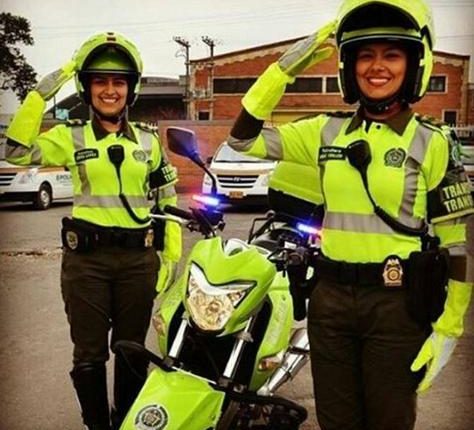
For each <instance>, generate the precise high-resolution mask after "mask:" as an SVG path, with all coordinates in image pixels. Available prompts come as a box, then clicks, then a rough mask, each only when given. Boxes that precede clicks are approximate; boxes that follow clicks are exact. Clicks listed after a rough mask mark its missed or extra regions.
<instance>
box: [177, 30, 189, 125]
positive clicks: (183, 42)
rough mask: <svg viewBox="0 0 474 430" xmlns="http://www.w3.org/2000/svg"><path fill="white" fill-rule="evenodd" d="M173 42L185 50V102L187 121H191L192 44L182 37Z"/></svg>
mask: <svg viewBox="0 0 474 430" xmlns="http://www.w3.org/2000/svg"><path fill="white" fill-rule="evenodd" d="M173 40H174V41H175V42H176V43H177V44H178V45H180V46H181V47H182V50H184V58H185V63H184V64H185V65H186V77H185V79H186V80H185V87H184V102H185V103H186V119H190V116H191V115H190V108H191V94H190V91H189V47H190V46H191V44H190V43H189V42H188V41H187V40H186V39H184V38H183V37H180V36H174V37H173Z"/></svg>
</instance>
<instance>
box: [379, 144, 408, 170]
mask: <svg viewBox="0 0 474 430" xmlns="http://www.w3.org/2000/svg"><path fill="white" fill-rule="evenodd" d="M405 158H406V152H405V150H404V149H402V148H392V149H390V150H389V151H387V152H386V153H385V156H384V160H385V165H386V166H390V167H402V165H403V162H404V161H405Z"/></svg>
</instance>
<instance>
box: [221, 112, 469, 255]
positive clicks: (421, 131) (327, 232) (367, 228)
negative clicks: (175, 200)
mask: <svg viewBox="0 0 474 430" xmlns="http://www.w3.org/2000/svg"><path fill="white" fill-rule="evenodd" d="M360 139H363V140H366V141H367V142H368V143H369V146H370V151H371V156H372V161H371V163H370V165H369V167H368V186H369V189H370V193H371V195H372V196H373V198H374V200H375V202H376V204H377V205H378V206H380V207H381V208H383V209H384V210H385V211H386V212H387V213H388V214H389V215H391V216H392V217H394V218H396V219H397V220H398V221H399V222H401V223H403V224H405V225H407V226H409V227H413V228H417V227H420V226H421V225H422V222H423V220H428V221H429V222H431V223H432V224H433V228H434V231H435V234H436V235H437V236H438V237H439V238H440V239H441V243H442V245H443V246H447V247H451V248H455V247H456V246H458V245H459V246H460V247H461V246H463V245H464V243H465V233H466V226H465V221H464V219H465V216H466V215H469V214H473V213H474V208H473V201H472V197H471V195H470V193H469V187H468V180H467V177H466V175H465V172H464V169H463V167H462V164H461V162H460V160H459V159H457V158H456V157H455V153H456V151H453V150H452V147H451V143H450V141H449V140H448V139H447V137H446V135H445V133H444V132H443V130H442V128H441V127H439V126H436V125H433V124H431V123H429V122H426V121H425V120H423V119H421V118H420V117H418V116H416V115H414V114H413V113H412V112H411V110H405V111H403V112H401V113H400V114H398V115H396V116H395V117H393V118H391V119H390V120H389V121H386V122H384V123H382V122H377V121H371V122H367V121H366V120H364V119H363V118H362V117H361V116H360V115H359V114H355V115H353V116H352V115H351V116H350V117H348V116H340V115H330V114H322V115H319V116H317V117H315V118H310V119H307V120H301V121H298V122H294V123H289V124H284V125H282V126H279V127H276V128H274V127H269V128H265V127H264V128H263V129H262V131H261V133H260V134H259V135H258V136H257V137H256V138H255V139H246V140H238V139H236V138H233V137H229V139H228V143H229V145H230V146H231V147H233V148H234V149H236V150H238V151H241V152H244V153H246V154H248V155H252V156H257V157H260V158H271V159H276V160H285V161H290V162H294V163H299V164H304V165H308V166H318V167H319V169H320V170H321V175H320V178H321V179H320V181H321V182H320V187H321V189H322V193H323V196H324V204H325V216H324V223H323V230H322V238H321V246H322V251H323V253H324V254H325V255H326V256H327V257H329V258H331V259H333V260H338V261H346V262H361V263H364V262H383V261H384V260H385V259H386V258H387V257H388V256H390V255H398V256H399V257H401V258H408V256H409V254H410V253H411V252H412V251H415V250H420V248H421V241H420V239H419V238H418V237H414V236H407V235H404V234H401V233H398V232H395V231H394V230H393V229H392V228H391V227H389V226H388V225H387V224H385V223H384V222H383V221H382V220H381V219H380V218H379V217H378V216H377V215H376V214H375V213H374V208H373V205H372V203H371V202H370V200H369V197H368V195H367V192H366V190H365V188H364V185H363V182H362V178H361V175H360V174H359V172H358V171H357V169H355V168H354V167H353V166H351V165H350V163H349V161H348V160H347V158H346V153H345V148H347V146H348V145H349V144H350V143H352V142H354V141H356V140H360Z"/></svg>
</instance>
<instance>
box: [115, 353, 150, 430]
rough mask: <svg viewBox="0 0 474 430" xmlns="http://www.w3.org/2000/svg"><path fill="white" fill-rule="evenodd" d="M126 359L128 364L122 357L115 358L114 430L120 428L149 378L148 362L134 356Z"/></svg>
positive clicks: (131, 355) (128, 356)
mask: <svg viewBox="0 0 474 430" xmlns="http://www.w3.org/2000/svg"><path fill="white" fill-rule="evenodd" d="M126 359H127V362H126V361H125V359H124V358H123V357H122V356H120V355H116V356H115V368H114V407H113V408H112V415H111V418H112V429H113V430H118V429H119V428H120V425H121V424H122V422H123V420H124V419H125V416H126V415H127V412H128V410H129V409H130V407H131V406H132V404H133V402H134V401H135V399H136V397H137V395H138V393H139V392H140V390H141V389H142V387H143V384H144V383H145V381H146V377H147V370H148V360H146V359H144V358H143V357H141V356H138V355H133V354H130V355H127V358H126Z"/></svg>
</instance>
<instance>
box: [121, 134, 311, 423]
mask: <svg viewBox="0 0 474 430" xmlns="http://www.w3.org/2000/svg"><path fill="white" fill-rule="evenodd" d="M167 137H168V143H169V146H170V149H171V150H172V151H173V152H175V153H178V154H181V155H185V156H187V157H189V158H190V159H191V160H193V161H194V162H196V164H198V165H199V166H201V167H202V168H203V169H206V166H205V165H204V163H203V162H202V161H201V159H200V157H199V154H198V153H197V149H196V148H197V146H196V142H195V137H194V134H193V133H192V132H191V131H189V130H185V129H180V128H175V127H170V128H169V129H168V130H167ZM210 177H211V178H212V175H210ZM214 180H215V179H214ZM197 201H198V203H197V205H196V206H193V207H191V208H189V210H182V209H179V208H174V207H166V208H165V213H164V214H161V215H154V217H155V218H158V219H166V220H172V221H175V222H179V223H181V224H184V225H185V226H186V227H187V228H188V229H189V230H191V231H197V232H199V233H201V234H202V235H203V239H201V240H199V241H197V242H196V243H195V245H194V246H193V248H192V250H191V252H190V254H189V256H188V258H187V261H186V265H185V268H184V271H183V273H182V274H181V276H180V277H179V278H178V279H177V281H176V282H175V283H174V284H173V285H171V286H170V287H169V288H168V289H167V290H166V291H165V292H164V293H162V294H161V296H160V298H159V305H158V309H157V312H156V314H155V315H154V317H153V325H154V327H155V329H156V331H157V335H158V347H159V351H160V355H161V356H158V355H155V354H154V353H152V352H150V351H148V350H147V349H145V348H144V347H143V346H141V345H138V344H135V343H133V342H128V341H121V342H117V343H116V344H115V345H114V351H115V353H116V354H117V355H118V356H119V357H121V358H122V359H124V360H125V361H128V362H133V356H134V355H135V356H140V357H141V358H144V359H147V360H149V361H150V362H151V363H153V364H154V365H155V366H156V367H154V368H153V370H151V372H150V373H149V375H148V377H147V380H146V382H145V384H144V386H143V388H142V390H141V392H140V393H139V395H138V397H137V399H136V400H135V402H134V404H133V405H132V407H131V409H130V410H129V412H128V414H127V416H126V418H125V420H124V422H123V423H122V426H121V427H120V429H121V430H132V429H134V430H211V429H216V430H227V429H229V430H230V429H232V430H239V429H242V430H244V429H249V430H250V429H252V430H265V429H273V430H296V429H298V428H299V426H300V425H301V423H303V421H304V420H305V419H306V417H307V412H306V410H305V409H304V408H303V407H301V406H300V405H298V404H296V403H295V402H293V401H291V400H288V399H285V398H282V397H279V396H277V395H275V392H276V390H277V389H278V388H279V387H280V386H281V385H282V384H283V383H285V382H286V381H288V380H289V379H291V378H293V377H294V375H295V374H296V373H297V372H298V371H299V370H300V369H301V368H302V367H303V366H304V365H305V363H306V362H307V361H308V359H309V345H308V338H307V334H306V329H303V328H300V329H297V330H296V331H293V330H292V327H293V320H294V307H293V301H294V300H292V295H291V294H290V284H293V287H295V284H298V285H297V287H298V289H300V290H301V289H302V287H303V286H304V285H306V284H310V283H312V280H311V282H310V281H308V280H307V275H308V266H309V265H310V264H311V259H312V258H313V257H314V255H315V254H316V253H317V249H318V247H317V241H316V240H315V238H317V231H312V230H308V226H304V225H298V220H297V219H295V218H293V217H289V216H286V215H282V214H278V213H274V212H269V213H268V214H267V215H266V216H265V217H263V218H258V219H256V220H254V224H253V225H252V228H251V232H250V237H249V241H248V242H245V241H242V240H240V239H235V238H234V239H228V240H223V239H222V237H221V236H219V232H220V231H221V230H222V229H223V228H224V219H223V214H222V212H220V211H218V210H217V209H215V207H213V206H212V205H211V204H212V203H214V204H215V203H217V202H215V201H213V199H209V197H201V198H197ZM260 221H263V224H262V225H261V226H260V227H259V228H256V225H257V224H258V223H259V222H260ZM286 275H288V276H286ZM296 289H297V288H296V287H295V288H294V290H296ZM303 306H304V303H303ZM300 310H301V302H300ZM299 315H300V317H301V313H300V314H299ZM299 319H301V318H299Z"/></svg>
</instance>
